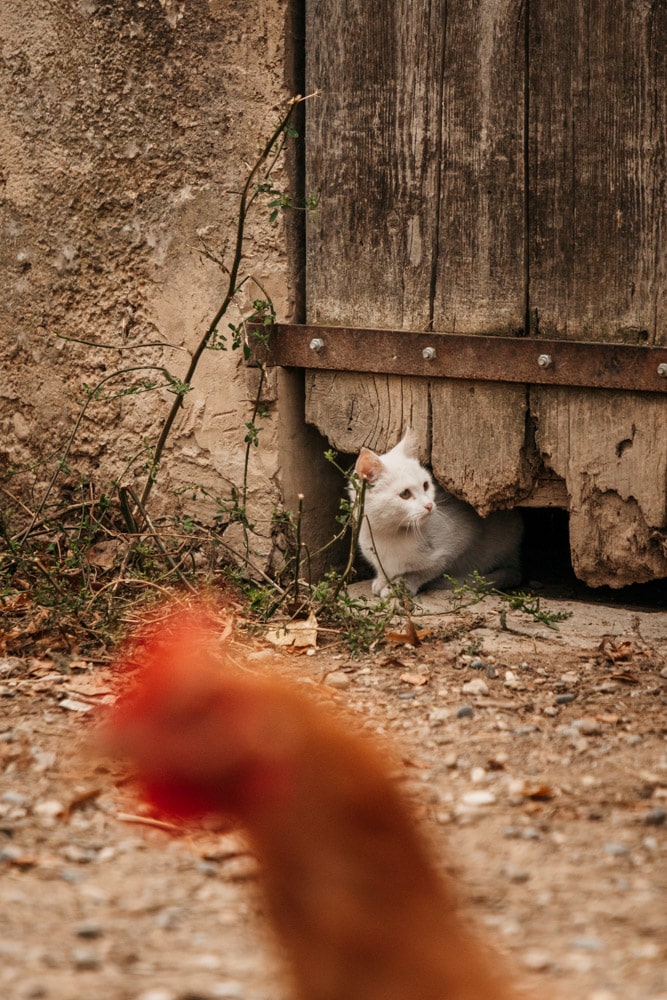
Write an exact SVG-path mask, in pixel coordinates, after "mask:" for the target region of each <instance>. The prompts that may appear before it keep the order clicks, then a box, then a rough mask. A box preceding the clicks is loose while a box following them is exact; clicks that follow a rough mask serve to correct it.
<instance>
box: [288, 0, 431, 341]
mask: <svg viewBox="0 0 667 1000" xmlns="http://www.w3.org/2000/svg"><path fill="white" fill-rule="evenodd" d="M444 7H445V4H444V0H436V2H435V3H433V4H431V5H428V6H422V5H412V4H411V3H410V2H409V0H402V2H397V3H395V4H391V5H389V4H365V3H363V2H362V0H314V2H312V3H310V2H309V3H308V4H307V5H306V33H307V45H306V77H307V87H308V89H309V90H314V89H317V88H321V90H322V94H321V96H320V97H318V98H317V99H316V100H313V101H311V102H310V103H309V105H308V108H307V123H306V130H307V131H306V134H307V170H306V188H307V191H308V192H310V193H312V192H317V193H319V195H320V204H319V208H318V211H317V213H316V215H314V216H311V217H310V219H309V223H308V233H307V241H308V247H307V312H308V321H309V322H320V321H330V320H334V319H335V320H336V321H338V322H340V323H343V324H348V323H349V324H352V325H356V326H359V325H364V324H365V325H369V326H379V327H382V326H392V325H398V326H401V327H405V328H406V329H407V328H413V329H420V328H425V327H426V326H427V324H428V321H429V290H430V281H431V260H432V256H433V252H434V246H435V244H436V238H437V234H436V229H435V225H436V190H437V186H436V178H437V171H438V166H439V161H440V157H439V150H438V148H437V139H438V129H437V122H438V117H439V114H440V110H439V108H440V103H439V97H440V92H439V81H440V74H441V69H440V67H441V63H442V46H443V32H442V24H441V22H442V19H443V17H444Z"/></svg>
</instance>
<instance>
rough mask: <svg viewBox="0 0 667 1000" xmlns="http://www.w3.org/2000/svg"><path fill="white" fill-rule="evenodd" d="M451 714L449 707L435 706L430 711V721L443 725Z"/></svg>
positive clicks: (432, 723) (433, 723) (434, 724)
mask: <svg viewBox="0 0 667 1000" xmlns="http://www.w3.org/2000/svg"><path fill="white" fill-rule="evenodd" d="M449 715H450V712H449V709H448V708H434V709H433V711H432V712H429V715H428V721H429V722H430V723H431V725H432V726H441V725H442V724H443V722H446V721H447V719H448V718H449Z"/></svg>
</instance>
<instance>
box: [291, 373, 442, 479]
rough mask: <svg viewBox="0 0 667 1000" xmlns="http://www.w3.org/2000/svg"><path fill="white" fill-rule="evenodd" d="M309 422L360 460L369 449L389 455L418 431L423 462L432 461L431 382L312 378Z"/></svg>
mask: <svg viewBox="0 0 667 1000" xmlns="http://www.w3.org/2000/svg"><path fill="white" fill-rule="evenodd" d="M306 420H307V421H308V422H309V423H312V424H315V426H317V427H321V428H326V435H327V437H328V439H329V441H330V442H331V444H332V445H333V447H334V448H336V449H337V450H338V451H342V452H344V453H346V454H356V452H358V451H359V449H360V448H361V447H363V446H364V445H365V446H366V447H367V448H371V449H372V450H373V451H377V452H379V453H383V452H385V451H388V450H389V448H393V446H394V445H395V444H397V443H398V441H400V439H401V437H402V436H403V434H404V433H405V431H406V430H407V429H408V427H413V428H414V429H415V431H416V432H417V434H418V436H419V440H420V458H421V460H422V461H424V462H428V460H429V454H428V448H427V443H428V442H427V435H426V433H425V430H426V428H427V427H428V422H429V403H428V383H427V382H426V380H425V379H420V378H411V377H404V376H400V375H388V376H386V377H384V378H381V377H379V376H377V377H372V376H368V375H358V374H356V373H354V372H312V371H311V372H307V374H306Z"/></svg>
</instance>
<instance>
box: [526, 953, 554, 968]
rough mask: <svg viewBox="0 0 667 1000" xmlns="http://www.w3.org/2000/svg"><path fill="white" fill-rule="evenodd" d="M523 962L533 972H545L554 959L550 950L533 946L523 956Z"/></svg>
mask: <svg viewBox="0 0 667 1000" xmlns="http://www.w3.org/2000/svg"><path fill="white" fill-rule="evenodd" d="M523 964H524V965H525V967H526V968H527V969H530V971H531V972H544V970H545V969H548V968H549V967H550V966H551V964H552V960H551V956H550V955H549V953H548V952H546V951H542V950H541V949H539V948H531V950H530V951H527V952H526V954H525V955H524V956H523Z"/></svg>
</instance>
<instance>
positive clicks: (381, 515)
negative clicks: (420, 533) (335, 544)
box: [355, 439, 435, 531]
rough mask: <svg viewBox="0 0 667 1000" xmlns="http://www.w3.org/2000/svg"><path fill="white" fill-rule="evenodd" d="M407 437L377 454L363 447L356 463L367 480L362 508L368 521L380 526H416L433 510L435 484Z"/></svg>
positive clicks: (420, 524)
mask: <svg viewBox="0 0 667 1000" xmlns="http://www.w3.org/2000/svg"><path fill="white" fill-rule="evenodd" d="M409 444H410V442H407V443H406V439H403V441H401V442H400V444H398V445H396V447H395V448H392V450H391V451H389V452H387V454H386V455H376V454H375V452H372V451H370V450H369V449H367V448H364V449H362V451H361V454H360V455H359V458H358V459H357V462H356V465H355V471H356V473H357V475H358V476H360V478H362V479H365V480H366V482H367V483H368V487H367V489H366V495H365V510H366V513H367V514H368V516H369V518H370V520H371V523H372V524H375V525H377V526H378V527H382V528H383V529H389V528H392V527H393V528H395V530H397V531H400V530H411V529H414V530H419V528H420V527H422V526H423V525H424V523H425V522H426V520H427V519H428V518H429V517H430V515H431V514H432V513H433V511H434V510H435V486H434V484H433V480H432V478H431V476H430V474H429V472H428V471H427V470H426V469H425V468H424V467H423V466H421V465H420V464H419V462H418V461H417V459H416V458H415V457H413V455H412V454H411V453H410V448H409Z"/></svg>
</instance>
